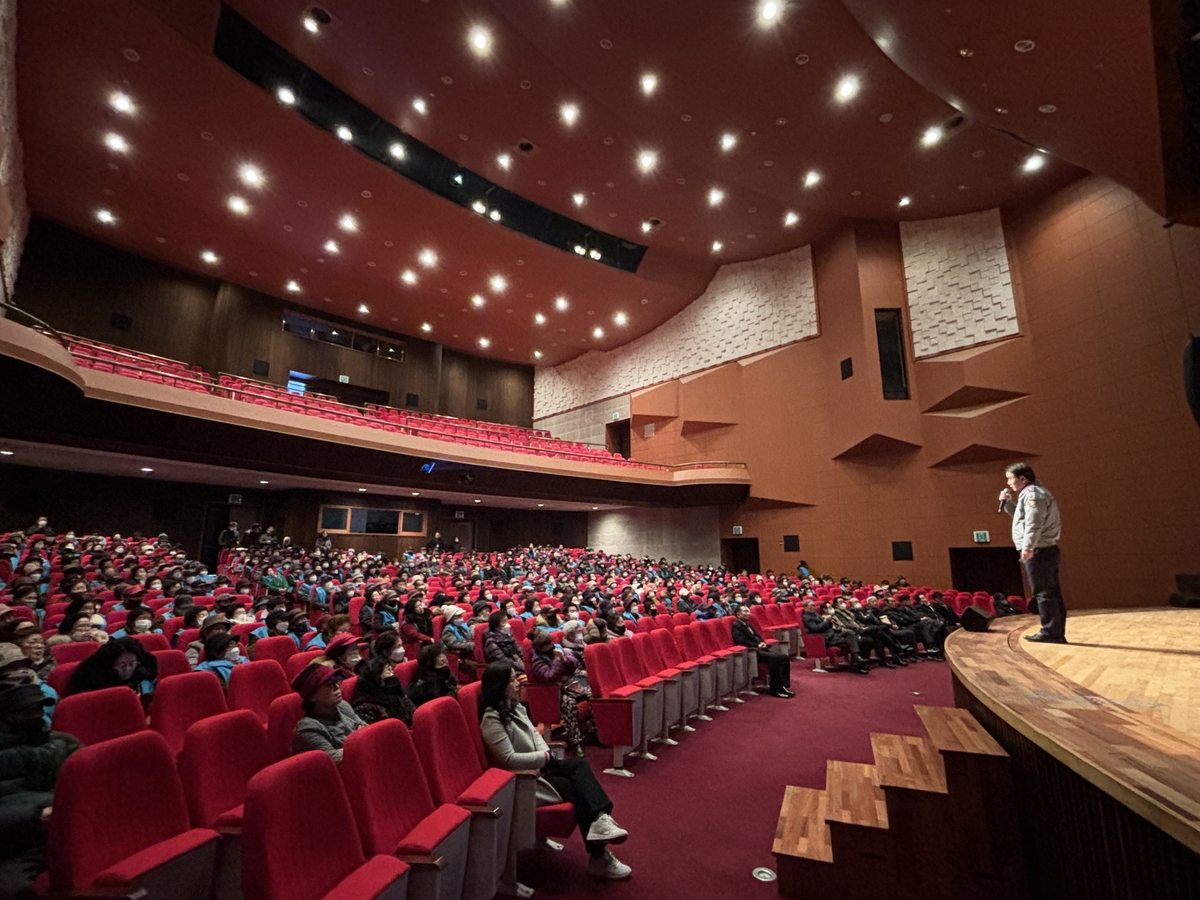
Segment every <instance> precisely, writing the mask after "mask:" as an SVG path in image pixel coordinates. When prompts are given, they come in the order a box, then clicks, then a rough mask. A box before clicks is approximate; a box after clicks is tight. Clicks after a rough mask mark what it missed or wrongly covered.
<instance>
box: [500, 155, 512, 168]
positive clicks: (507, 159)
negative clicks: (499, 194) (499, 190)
mask: <svg viewBox="0 0 1200 900" xmlns="http://www.w3.org/2000/svg"><path fill="white" fill-rule="evenodd" d="M496 165H498V166H499V167H500V168H502V169H504V170H505V171H508V170H509V169H511V168H512V156H510V155H509V154H507V153H501V154H500V155H499V156H497V157H496Z"/></svg>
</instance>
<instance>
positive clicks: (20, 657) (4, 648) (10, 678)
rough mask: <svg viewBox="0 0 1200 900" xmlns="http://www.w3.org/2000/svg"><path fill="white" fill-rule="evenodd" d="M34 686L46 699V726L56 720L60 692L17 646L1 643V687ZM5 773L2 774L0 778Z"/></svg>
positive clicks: (0, 773)
mask: <svg viewBox="0 0 1200 900" xmlns="http://www.w3.org/2000/svg"><path fill="white" fill-rule="evenodd" d="M20 684H32V685H35V686H36V687H37V688H38V690H40V691H41V692H42V696H43V697H45V698H46V701H47V703H46V708H45V716H46V724H47V725H49V724H50V721H51V720H52V719H53V718H54V708H55V704H57V703H58V691H56V690H54V688H52V687H50V685H48V684H46V683H45V682H43V681H42V680H41V679H40V678H39V677H38V675H37V673H36V672H35V671H34V669H33V663H31V662H30V661H29V658H28V657H27V656H26V655H25V654H24V653H22V652H21V648H20V647H18V646H17V645H16V644H10V643H0V685H20ZM2 775H3V773H2V772H0V776H2Z"/></svg>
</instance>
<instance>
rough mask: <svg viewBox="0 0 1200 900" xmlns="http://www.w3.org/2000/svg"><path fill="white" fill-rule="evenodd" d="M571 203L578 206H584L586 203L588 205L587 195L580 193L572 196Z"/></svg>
mask: <svg viewBox="0 0 1200 900" xmlns="http://www.w3.org/2000/svg"><path fill="white" fill-rule="evenodd" d="M571 202H572V203H574V204H575V205H576V206H583V205H584V204H585V203H587V194H585V193H583V192H582V191H578V192H576V193H574V194H572V195H571Z"/></svg>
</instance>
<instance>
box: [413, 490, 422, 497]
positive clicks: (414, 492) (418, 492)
mask: <svg viewBox="0 0 1200 900" xmlns="http://www.w3.org/2000/svg"><path fill="white" fill-rule="evenodd" d="M412 496H414V497H420V496H421V492H420V491H413V492H412Z"/></svg>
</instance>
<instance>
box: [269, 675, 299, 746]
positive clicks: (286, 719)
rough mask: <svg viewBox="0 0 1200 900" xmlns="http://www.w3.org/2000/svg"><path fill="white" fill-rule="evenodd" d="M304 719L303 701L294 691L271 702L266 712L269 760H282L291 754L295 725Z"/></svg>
mask: <svg viewBox="0 0 1200 900" xmlns="http://www.w3.org/2000/svg"><path fill="white" fill-rule="evenodd" d="M302 718H304V700H303V699H301V697H300V695H299V694H297V693H296V692H294V691H289V692H288V693H286V694H284V695H283V696H282V697H276V698H275V699H274V700H272V701H271V706H270V708H269V709H268V710H267V743H268V744H269V745H270V750H271V758H272V759H283V758H284V757H286V756H288V755H289V754H291V752H292V737H293V736H294V735H295V733H296V723H297V722H299V721H300V720H301V719H302Z"/></svg>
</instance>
